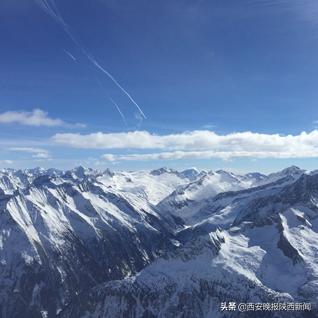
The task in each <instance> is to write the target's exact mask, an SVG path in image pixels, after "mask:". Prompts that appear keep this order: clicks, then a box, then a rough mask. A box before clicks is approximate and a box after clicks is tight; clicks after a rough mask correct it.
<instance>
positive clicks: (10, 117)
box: [0, 109, 86, 128]
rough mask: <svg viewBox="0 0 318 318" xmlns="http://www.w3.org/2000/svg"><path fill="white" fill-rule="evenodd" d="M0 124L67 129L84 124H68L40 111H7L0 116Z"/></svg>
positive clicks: (81, 126) (80, 126)
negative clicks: (62, 127) (63, 127)
mask: <svg viewBox="0 0 318 318" xmlns="http://www.w3.org/2000/svg"><path fill="white" fill-rule="evenodd" d="M0 124H20V125H26V126H35V127H39V126H47V127H55V126H66V127H69V128H72V127H74V128H83V127H86V126H85V125H84V124H81V123H76V124H68V123H66V122H64V121H63V120H61V119H59V118H50V117H49V116H48V113H47V112H45V111H43V110H41V109H33V110H32V111H30V112H27V111H7V112H4V113H1V114H0Z"/></svg>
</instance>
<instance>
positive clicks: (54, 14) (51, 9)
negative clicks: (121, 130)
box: [35, 0, 147, 119]
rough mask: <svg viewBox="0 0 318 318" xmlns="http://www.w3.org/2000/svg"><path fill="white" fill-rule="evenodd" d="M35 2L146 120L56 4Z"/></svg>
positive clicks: (42, 1)
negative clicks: (82, 41)
mask: <svg viewBox="0 0 318 318" xmlns="http://www.w3.org/2000/svg"><path fill="white" fill-rule="evenodd" d="M35 2H36V3H37V4H38V5H39V6H40V7H41V8H42V10H43V11H44V12H45V13H47V14H48V15H49V16H50V17H51V18H52V19H53V20H54V21H55V22H56V23H57V24H58V25H59V26H60V27H61V28H62V29H63V30H64V32H65V33H66V34H67V35H68V36H69V38H70V39H71V40H72V41H73V43H74V44H75V45H76V46H77V47H78V48H79V49H80V50H81V51H82V53H83V54H84V55H85V56H86V58H87V59H88V60H89V62H90V63H92V64H93V65H94V66H95V67H96V68H97V69H99V70H100V71H101V72H103V73H104V74H105V75H107V77H108V78H109V79H110V80H111V81H112V82H113V83H114V84H115V85H116V86H117V87H118V88H119V89H120V90H121V91H122V92H123V93H124V94H125V95H126V96H127V97H128V99H129V100H130V101H131V102H132V103H133V104H134V105H135V106H136V107H137V109H138V111H139V112H140V114H141V115H142V117H143V118H145V119H146V118H147V117H146V116H145V114H144V112H143V111H142V109H141V108H140V106H139V105H138V104H137V102H136V101H135V100H134V99H133V97H132V96H131V95H130V94H129V93H128V92H127V91H126V90H125V89H124V88H123V86H122V85H121V84H120V83H119V82H118V81H117V80H116V78H115V77H114V76H113V75H112V74H111V73H109V72H108V71H107V70H106V69H105V68H104V67H102V66H101V65H100V64H99V63H98V62H97V61H96V59H95V58H94V57H93V56H92V55H91V54H90V53H89V52H88V51H87V50H86V49H85V48H84V47H83V46H82V45H81V44H80V43H79V41H78V40H77V39H76V37H75V36H74V35H73V33H72V31H71V29H70V27H69V25H68V24H67V23H66V22H65V21H64V19H63V17H62V15H61V14H60V12H59V10H58V8H57V6H56V3H55V1H54V0H35Z"/></svg>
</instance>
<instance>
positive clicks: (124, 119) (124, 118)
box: [109, 97, 128, 127]
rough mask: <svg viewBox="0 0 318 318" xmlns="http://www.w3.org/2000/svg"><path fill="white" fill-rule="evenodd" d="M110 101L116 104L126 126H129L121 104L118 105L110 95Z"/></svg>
mask: <svg viewBox="0 0 318 318" xmlns="http://www.w3.org/2000/svg"><path fill="white" fill-rule="evenodd" d="M109 99H110V101H111V102H112V103H113V104H114V105H115V107H116V108H117V110H118V113H119V114H120V116H121V118H122V120H123V122H124V124H125V126H126V127H127V126H128V125H127V121H126V117H125V116H124V114H123V112H122V111H121V110H120V108H119V106H118V105H117V103H116V102H115V101H114V100H113V99H112V98H111V97H109Z"/></svg>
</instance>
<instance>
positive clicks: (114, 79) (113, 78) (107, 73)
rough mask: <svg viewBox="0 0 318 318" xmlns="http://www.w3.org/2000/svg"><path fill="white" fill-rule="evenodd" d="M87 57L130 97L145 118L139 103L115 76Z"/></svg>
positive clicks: (90, 57)
mask: <svg viewBox="0 0 318 318" xmlns="http://www.w3.org/2000/svg"><path fill="white" fill-rule="evenodd" d="M87 57H88V59H89V60H90V61H91V62H92V63H93V64H94V65H95V66H96V67H97V68H98V69H99V70H101V71H102V72H103V73H104V74H106V75H107V76H108V77H109V78H110V79H111V80H112V81H113V83H115V84H116V86H117V87H119V88H120V89H121V91H122V92H123V93H124V94H125V95H126V96H127V97H128V98H129V99H130V101H131V102H132V103H133V104H134V105H135V106H136V107H137V109H138V110H139V112H140V114H141V115H142V117H143V118H145V119H146V118H147V117H146V115H145V114H144V112H143V111H142V110H141V108H140V107H139V105H138V104H137V103H136V102H135V100H134V99H133V98H132V97H131V95H130V94H129V93H128V92H127V91H126V90H125V89H124V88H123V87H122V86H121V85H120V83H119V82H118V81H117V80H116V78H115V77H114V76H113V75H112V74H110V73H109V72H108V71H107V70H106V69H104V68H103V67H102V66H101V65H100V64H99V63H98V62H97V61H96V60H95V59H94V58H93V57H92V56H90V55H87Z"/></svg>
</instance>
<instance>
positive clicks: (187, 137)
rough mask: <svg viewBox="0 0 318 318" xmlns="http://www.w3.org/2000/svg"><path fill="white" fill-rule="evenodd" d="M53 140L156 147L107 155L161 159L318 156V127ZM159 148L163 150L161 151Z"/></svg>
mask: <svg viewBox="0 0 318 318" xmlns="http://www.w3.org/2000/svg"><path fill="white" fill-rule="evenodd" d="M53 141H54V142H55V143H58V144H62V145H65V146H70V147H75V148H83V149H143V150H144V149H153V150H156V152H154V151H153V152H151V153H148V154H138V153H136V154H132V155H113V154H106V155H105V156H104V159H106V160H109V161H114V160H158V159H188V158H196V159H199V158H202V159H207V158H224V159H230V158H233V157H252V158H305V157H318V130H313V131H311V132H309V133H307V132H302V133H301V134H299V135H279V134H260V133H253V132H249V131H247V132H239V133H230V134H225V135H219V134H216V133H215V132H213V131H208V130H197V131H190V132H184V133H180V134H170V135H156V134H150V133H149V132H147V131H134V132H122V133H101V132H99V133H93V134H88V135H81V134H56V135H55V136H53ZM158 150H160V151H162V152H159V153H158Z"/></svg>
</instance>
